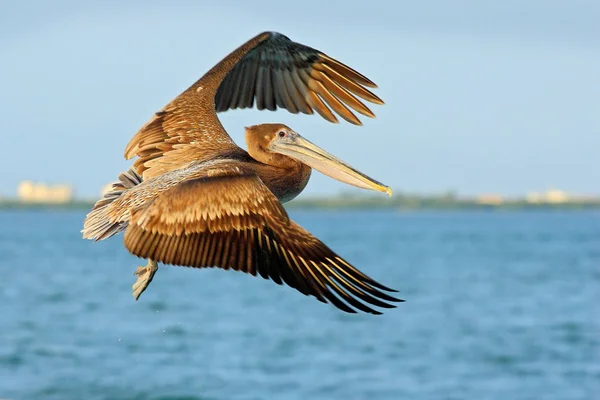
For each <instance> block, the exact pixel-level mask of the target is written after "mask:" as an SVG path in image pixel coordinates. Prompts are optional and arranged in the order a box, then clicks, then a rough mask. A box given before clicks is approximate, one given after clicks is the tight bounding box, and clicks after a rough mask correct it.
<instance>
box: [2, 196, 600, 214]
mask: <svg viewBox="0 0 600 400" xmlns="http://www.w3.org/2000/svg"><path fill="white" fill-rule="evenodd" d="M94 203H95V201H92V200H76V201H72V202H67V203H27V202H21V201H19V200H14V199H8V200H7V199H4V200H0V210H91V208H92V206H93V205H94ZM285 206H286V208H289V209H314V210H332V209H335V210H344V209H346V210H407V211H410V210H415V211H417V210H448V211H452V210H465V211H468V210H593V209H600V200H596V199H594V200H589V201H567V202H560V203H548V202H539V203H532V202H528V201H526V200H521V199H518V200H506V201H503V202H502V203H499V204H485V203H481V202H478V201H476V200H472V199H457V198H440V197H416V196H415V197H409V196H397V198H392V199H388V198H383V199H382V198H380V197H379V198H377V197H363V196H355V197H349V196H344V197H341V196H339V197H323V198H300V199H297V200H293V201H291V202H289V203H286V204H285Z"/></svg>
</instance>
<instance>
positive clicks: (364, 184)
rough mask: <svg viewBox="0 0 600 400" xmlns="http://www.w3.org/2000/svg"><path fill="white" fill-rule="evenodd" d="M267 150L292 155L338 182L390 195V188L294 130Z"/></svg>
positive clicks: (277, 139)
mask: <svg viewBox="0 0 600 400" xmlns="http://www.w3.org/2000/svg"><path fill="white" fill-rule="evenodd" d="M269 150H271V151H273V152H275V153H280V154H284V155H286V156H289V157H292V158H294V159H296V160H298V161H300V162H302V163H304V164H306V165H308V166H309V167H311V168H314V169H316V170H317V171H319V172H321V173H323V174H325V175H327V176H329V177H331V178H333V179H336V180H338V181H340V182H344V183H347V184H349V185H352V186H356V187H359V188H363V189H369V190H376V191H378V192H385V193H386V194H387V195H388V196H391V195H392V188H390V187H389V186H386V185H384V184H383V183H381V182H378V181H376V180H375V179H373V178H370V177H368V176H367V175H365V174H363V173H362V172H360V171H358V170H356V169H354V168H352V167H351V166H350V165H348V164H346V163H345V162H343V161H342V160H340V159H339V158H337V157H335V156H333V155H331V154H329V153H328V152H326V151H325V150H323V149H322V148H320V147H319V146H317V145H315V144H313V143H311V142H310V141H309V140H307V139H305V138H303V137H302V136H300V135H298V134H297V133H295V132H294V134H293V135H288V137H285V138H276V139H275V140H273V141H272V142H271V144H270V145H269Z"/></svg>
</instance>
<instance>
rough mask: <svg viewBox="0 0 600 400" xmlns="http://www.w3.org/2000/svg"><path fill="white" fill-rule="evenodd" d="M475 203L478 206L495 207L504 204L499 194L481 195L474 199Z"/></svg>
mask: <svg viewBox="0 0 600 400" xmlns="http://www.w3.org/2000/svg"><path fill="white" fill-rule="evenodd" d="M475 201H476V202H477V203H478V204H484V205H490V206H497V205H499V204H502V203H503V202H504V198H503V197H502V196H500V195H499V194H482V195H480V196H477V198H475Z"/></svg>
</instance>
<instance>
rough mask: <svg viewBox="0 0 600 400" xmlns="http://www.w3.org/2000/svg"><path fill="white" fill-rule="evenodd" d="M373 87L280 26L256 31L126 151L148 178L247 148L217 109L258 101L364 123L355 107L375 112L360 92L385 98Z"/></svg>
mask: <svg viewBox="0 0 600 400" xmlns="http://www.w3.org/2000/svg"><path fill="white" fill-rule="evenodd" d="M366 87H376V85H375V84H374V83H373V82H372V81H370V80H369V79H368V78H366V77H365V76H363V75H362V74H360V73H358V72H357V71H355V70H353V69H352V68H350V67H348V66H347V65H344V64H342V63H341V62H339V61H337V60H335V59H333V58H331V57H329V56H327V55H326V54H325V53H323V52H320V51H318V50H315V49H313V48H311V47H308V46H305V45H302V44H300V43H296V42H293V41H291V40H290V39H289V38H287V37H286V36H284V35H282V34H279V33H275V32H264V33H261V34H259V35H257V36H255V37H254V38H252V39H250V40H249V41H247V42H246V43H244V44H243V45H241V46H240V47H238V48H237V49H236V50H234V51H233V52H232V53H230V54H229V55H228V56H227V57H225V58H224V59H223V60H222V61H220V62H219V63H218V64H217V65H215V66H214V67H213V68H212V69H211V70H210V71H208V72H207V73H206V74H205V75H204V76H203V77H202V78H200V79H199V80H198V81H197V82H196V83H194V84H193V85H192V86H190V87H189V88H188V89H187V90H185V91H184V92H183V93H181V94H180V95H179V96H177V97H176V98H175V99H174V100H173V101H171V102H170V103H169V104H167V105H166V106H165V107H164V108H163V109H162V110H161V111H159V112H157V113H156V114H155V115H154V116H153V117H152V119H151V120H150V121H149V122H148V123H146V125H144V126H143V127H142V128H141V129H140V130H139V131H138V132H137V133H136V134H135V135H134V136H133V138H132V139H131V141H130V142H129V144H128V145H127V147H126V149H125V158H126V159H131V158H133V157H136V156H137V157H138V159H137V160H136V161H135V163H134V167H135V169H136V171H137V172H138V173H139V174H140V175H142V176H143V177H144V179H148V178H151V177H153V176H156V175H160V174H162V173H164V172H167V171H170V170H173V169H176V168H180V167H182V166H184V165H186V164H188V163H190V162H194V161H204V160H208V159H212V158H216V157H220V156H222V155H224V156H226V157H231V156H236V155H237V156H242V155H245V152H244V151H243V150H242V149H240V148H239V147H238V146H237V145H235V143H234V142H233V141H232V140H231V138H230V137H229V135H228V134H227V132H226V131H225V129H224V128H223V126H222V125H221V123H220V121H219V119H218V117H217V112H221V111H225V110H228V109H235V108H247V107H252V106H253V104H254V101H255V100H256V107H257V108H258V109H259V110H262V109H265V108H266V109H269V110H275V109H276V108H277V107H280V108H285V109H287V110H288V111H290V112H292V113H298V112H303V113H305V114H312V113H313V110H316V111H317V112H318V113H319V114H320V115H321V116H323V118H325V119H326V120H328V121H331V122H337V118H336V116H335V115H334V113H333V112H332V110H333V111H335V113H337V114H338V115H340V116H341V117H342V118H344V119H346V120H347V121H349V122H351V123H353V124H357V125H360V124H361V122H360V120H359V119H358V118H357V117H356V115H354V113H353V112H352V111H351V109H352V110H354V111H356V112H358V113H360V114H362V115H365V116H368V117H373V116H374V114H373V113H372V112H371V110H369V108H367V106H366V105H365V104H364V103H363V102H362V101H361V100H359V98H360V99H362V100H366V101H369V102H372V103H375V104H383V101H382V100H381V99H380V98H379V97H377V96H376V95H374V94H373V93H371V92H370V91H369V90H368V89H366Z"/></svg>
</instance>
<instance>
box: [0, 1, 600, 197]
mask: <svg viewBox="0 0 600 400" xmlns="http://www.w3.org/2000/svg"><path fill="white" fill-rule="evenodd" d="M598 21H600V3H599V2H598V1H595V0H590V1H583V0H580V1H549V0H543V1H542V0H539V1H538V0H533V1H522V0H518V1H517V0H511V1H502V2H498V1H481V0H477V1H475V0H473V1H453V2H447V1H425V2H414V1H410V2H409V1H393V2H392V1H387V2H385V1H377V2H375V1H371V2H364V1H360V2H358V1H357V2H354V1H327V2H325V1H323V0H320V1H313V0H303V1H301V2H283V1H254V2H233V1H219V2H216V1H179V2H158V1H130V2H127V4H122V2H118V1H103V2H96V3H91V2H83V1H54V2H45V1H20V2H17V1H4V2H2V3H0V54H1V58H0V60H1V62H0V88H1V90H0V119H1V121H2V123H1V124H0V139H1V143H2V156H1V157H0V169H1V170H2V171H3V173H2V174H1V175H0V194H2V195H5V196H6V195H14V193H15V190H16V186H17V184H18V182H19V181H20V180H22V179H32V180H39V181H47V182H49V183H58V182H68V183H72V184H73V185H74V186H75V189H76V193H77V194H78V195H80V196H95V195H97V194H98V193H99V191H100V188H101V186H102V185H104V184H105V183H107V182H109V181H112V180H113V179H114V178H115V176H116V174H117V173H118V172H119V171H121V170H123V169H125V168H127V166H128V165H129V162H126V161H125V160H124V159H123V150H124V147H125V144H126V143H127V142H128V140H129V138H130V137H131V136H132V135H133V134H134V133H135V132H136V131H137V130H138V129H139V127H140V126H141V125H142V124H144V123H145V122H146V121H147V120H148V119H149V118H150V117H151V115H152V113H153V112H155V111H157V110H159V109H160V108H161V107H162V106H163V105H164V104H166V103H167V102H168V101H170V100H171V99H172V98H173V97H175V96H176V95H177V94H178V93H180V92H181V91H182V90H183V89H185V88H187V87H188V86H189V85H190V84H192V83H193V82H194V81H195V80H196V79H198V78H199V77H200V76H201V75H202V74H204V73H205V72H206V71H207V70H208V69H209V68H211V67H212V66H213V65H214V64H215V63H217V62H218V61H219V60H221V58H222V57H224V56H225V55H226V54H228V53H229V52H230V51H232V50H233V49H235V48H236V47H237V46H238V45H240V44H242V43H243V42H244V41H246V40H247V39H249V38H250V37H252V36H254V35H255V34H257V33H259V32H261V31H264V30H275V31H279V32H282V33H284V34H286V35H287V36H289V37H290V38H291V39H293V40H295V41H299V42H301V43H304V44H307V45H309V46H312V47H315V48H317V49H319V50H322V51H324V52H325V53H327V54H329V55H331V56H333V57H335V58H338V59H339V60H341V61H343V62H345V63H347V64H349V65H350V66H352V67H354V68H356V69H357V70H359V71H360V72H362V73H364V74H365V75H367V76H368V77H370V78H371V79H373V80H374V81H375V82H376V83H377V84H378V85H379V86H380V89H379V90H377V91H376V93H377V94H378V95H379V96H380V97H382V98H383V99H384V100H385V101H386V105H385V106H383V107H379V106H374V107H373V111H374V112H375V113H376V115H377V118H376V119H375V120H366V121H364V123H365V125H364V126H363V127H355V126H352V125H350V124H348V123H345V122H342V123H340V124H338V125H333V124H330V123H327V122H326V121H324V120H322V119H321V118H320V117H318V116H305V115H297V116H295V115H291V114H288V113H287V112H285V111H278V112H276V113H273V112H269V111H262V112H259V111H255V110H252V111H239V110H237V111H233V112H231V111H230V112H227V113H225V114H222V121H223V123H224V125H225V127H226V128H227V129H228V131H229V132H230V133H231V134H232V136H233V138H234V140H236V142H238V144H240V145H242V146H243V147H245V144H244V142H243V126H244V125H248V124H254V123H259V122H272V121H281V122H284V123H287V124H289V125H291V126H292V127H293V128H294V129H295V130H297V131H298V132H300V133H302V134H304V135H305V136H307V137H309V138H310V139H311V140H313V141H314V142H316V143H317V144H319V145H321V146H322V147H324V148H325V149H328V150H330V151H331V152H333V153H334V154H336V155H338V156H340V157H341V158H343V159H345V160H347V161H348V162H350V163H351V164H352V165H354V166H356V167H358V168H360V169H363V170H364V171H365V172H366V173H368V174H369V175H372V176H373V177H375V178H377V179H379V180H381V181H383V182H385V183H386V184H389V185H391V186H392V187H394V188H395V189H396V190H408V191H419V192H431V191H439V190H446V189H456V190H458V191H459V192H460V193H464V194H474V193H481V192H495V193H500V194H504V195H512V194H520V193H524V192H526V191H529V190H545V189H548V188H551V187H557V188H560V189H563V190H566V191H569V192H583V193H590V194H592V193H593V194H598V193H600V189H599V185H598V182H599V181H600V157H599V156H598V154H599V153H598V151H599V150H598V149H600V112H599V111H600V79H599V78H598V74H599V71H600V46H599V45H600V28H599V26H600V24H599V23H598ZM341 189H342V186H341V184H338V183H337V182H333V181H332V180H330V179H326V178H324V177H322V176H320V175H319V176H318V175H317V174H315V175H314V177H313V179H312V183H311V184H310V185H309V186H308V188H307V190H306V193H309V194H328V193H336V192H338V191H339V190H341ZM357 190H358V189H357Z"/></svg>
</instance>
